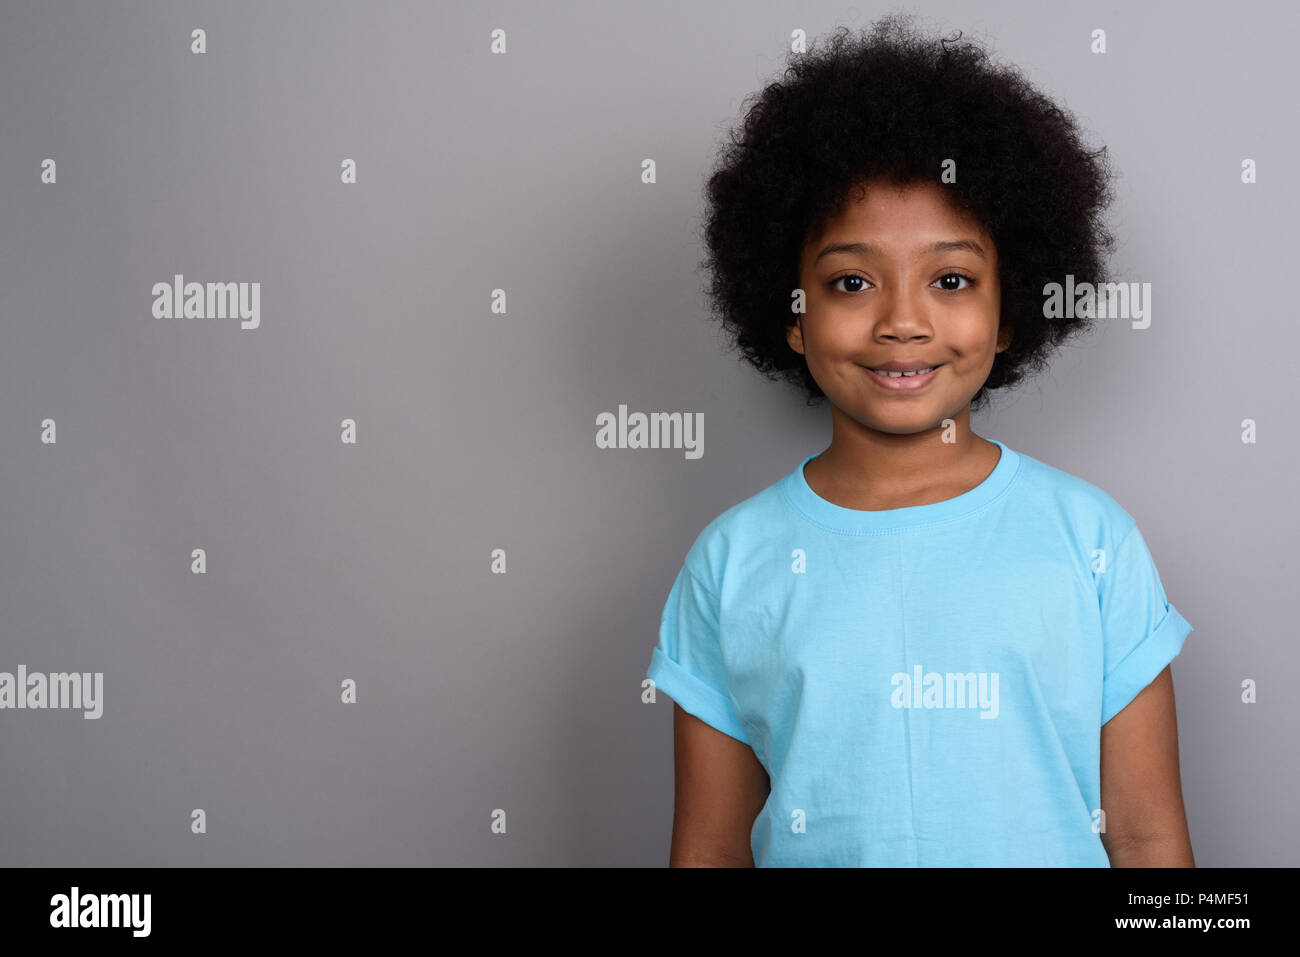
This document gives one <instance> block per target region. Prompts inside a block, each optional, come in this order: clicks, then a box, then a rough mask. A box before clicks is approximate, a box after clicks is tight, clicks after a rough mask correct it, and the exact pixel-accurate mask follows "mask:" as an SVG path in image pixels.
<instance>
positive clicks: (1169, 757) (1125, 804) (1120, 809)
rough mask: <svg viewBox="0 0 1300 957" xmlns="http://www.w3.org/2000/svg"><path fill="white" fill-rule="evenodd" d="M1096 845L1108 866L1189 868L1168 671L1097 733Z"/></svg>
mask: <svg viewBox="0 0 1300 957" xmlns="http://www.w3.org/2000/svg"><path fill="white" fill-rule="evenodd" d="M1101 806H1102V809H1103V810H1104V811H1105V812H1106V816H1105V830H1104V831H1103V832H1102V834H1101V843H1102V846H1103V847H1105V848H1106V853H1107V855H1108V856H1109V857H1110V863H1111V866H1112V867H1195V866H1196V864H1195V862H1194V861H1193V859H1192V842H1191V838H1190V837H1189V835H1188V832H1187V815H1186V813H1185V812H1184V810H1183V792H1182V786H1181V784H1180V781H1179V774H1178V724H1177V717H1176V715H1175V713H1174V679H1173V675H1172V674H1171V673H1170V671H1169V668H1168V666H1166V667H1165V670H1164V671H1162V672H1160V674H1159V675H1158V676H1157V677H1156V679H1155V680H1154V681H1153V682H1151V684H1149V685H1147V686H1146V687H1145V688H1143V689H1142V691H1141V692H1139V694H1138V696H1137V697H1136V698H1134V699H1133V700H1132V701H1131V702H1129V704H1128V706H1127V707H1125V708H1124V710H1122V711H1121V712H1120V713H1119V714H1117V715H1115V717H1113V718H1111V719H1110V720H1109V721H1107V722H1106V723H1105V724H1104V725H1102V728H1101Z"/></svg>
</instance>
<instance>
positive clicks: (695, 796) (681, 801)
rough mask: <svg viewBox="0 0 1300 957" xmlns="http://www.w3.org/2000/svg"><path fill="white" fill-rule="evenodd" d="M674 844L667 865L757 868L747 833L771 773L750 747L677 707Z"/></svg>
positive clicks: (674, 758) (674, 746)
mask: <svg viewBox="0 0 1300 957" xmlns="http://www.w3.org/2000/svg"><path fill="white" fill-rule="evenodd" d="M673 763H674V779H675V780H674V801H673V842H672V848H671V849H670V850H669V853H668V866H669V867H753V866H754V856H753V852H752V851H751V850H750V846H749V832H750V830H751V829H752V828H753V826H754V819H755V818H756V817H758V812H759V811H761V810H762V809H763V804H764V803H765V802H766V801H767V795H768V791H769V784H768V779H767V772H766V771H764V770H763V765H762V764H760V763H759V761H758V758H757V757H755V756H754V752H753V750H752V749H751V748H750V747H749V745H747V744H744V743H742V742H740V741H737V740H736V739H735V738H733V737H731V736H730V735H726V734H723V733H722V732H721V731H719V730H717V729H716V728H713V727H710V726H709V725H708V724H705V723H704V722H703V721H701V720H700V719H699V718H697V717H695V716H694V715H693V714H690V713H689V712H686V711H683V710H682V708H681V706H680V705H678V704H676V703H674V705H673Z"/></svg>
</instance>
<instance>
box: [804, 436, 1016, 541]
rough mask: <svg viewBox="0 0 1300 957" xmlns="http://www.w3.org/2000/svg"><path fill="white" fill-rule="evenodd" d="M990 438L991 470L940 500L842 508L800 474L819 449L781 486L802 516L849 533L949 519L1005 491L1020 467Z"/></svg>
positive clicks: (1005, 447) (1000, 444)
mask: <svg viewBox="0 0 1300 957" xmlns="http://www.w3.org/2000/svg"><path fill="white" fill-rule="evenodd" d="M991 441H992V442H993V444H994V445H996V446H997V447H998V448H999V449H1001V450H1002V454H1001V455H1000V456H999V458H998V464H997V465H995V466H994V467H993V471H992V472H990V473H989V475H988V477H987V478H985V479H984V481H983V482H980V484H979V485H976V486H975V487H974V488H972V489H970V490H969V491H966V492H963V493H962V494H961V495H958V496H956V497H955V498H949V499H944V500H943V501H942V502H931V503H930V504H928V505H909V506H906V507H904V508H887V509H878V510H867V509H856V508H844V507H843V506H841V505H836V504H834V503H833V502H829V501H827V500H826V499H824V498H822V497H821V496H820V495H818V494H817V493H816V492H814V491H813V490H812V487H811V486H810V485H809V484H808V480H807V479H806V478H805V477H804V474H803V469H804V466H805V465H807V464H808V463H809V462H811V461H812V460H813V459H815V458H816V457H817V456H818V455H820V454H821V453H820V452H814V453H813V454H812V455H810V456H808V457H807V458H806V459H804V460H803V461H802V462H800V463H799V467H798V468H796V469H795V470H794V471H793V472H791V473H790V474H789V475H787V476H786V478H785V481H784V482H783V483H782V488H783V491H784V493H785V496H786V500H787V501H788V502H789V503H790V505H791V506H792V507H793V508H794V509H795V510H796V511H797V512H799V513H801V514H802V515H803V516H804V517H805V518H807V519H809V520H810V521H812V522H814V523H816V524H818V525H821V526H824V527H826V528H829V529H831V530H832V531H836V532H843V533H845V534H850V535H860V534H864V533H869V532H879V531H888V530H891V529H899V528H912V527H915V526H918V525H930V524H933V523H934V522H942V521H948V520H949V519H954V518H959V517H961V516H963V515H967V514H969V513H971V512H974V511H975V510H976V509H979V508H981V507H983V506H985V505H987V504H988V503H989V502H991V501H993V499H995V498H997V497H998V496H999V495H1001V494H1002V493H1003V492H1004V491H1006V489H1007V487H1008V486H1009V485H1010V484H1011V481H1012V479H1014V478H1015V477H1016V473H1017V472H1018V471H1019V469H1020V456H1019V455H1018V454H1016V452H1015V451H1014V450H1013V449H1009V448H1007V446H1006V445H1004V444H1003V443H1002V442H999V441H998V440H997V439H992V440H991Z"/></svg>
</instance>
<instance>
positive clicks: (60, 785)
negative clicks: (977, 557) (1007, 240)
mask: <svg viewBox="0 0 1300 957" xmlns="http://www.w3.org/2000/svg"><path fill="white" fill-rule="evenodd" d="M892 9H913V10H915V11H917V12H919V13H921V14H922V15H923V16H924V17H925V18H927V21H928V22H929V23H930V24H932V25H934V26H936V27H938V28H940V29H945V30H951V29H962V30H965V31H966V32H967V33H968V34H973V35H974V38H975V39H977V40H980V41H983V42H986V43H987V44H988V45H989V46H990V47H991V48H992V50H993V52H994V54H995V56H996V57H998V58H999V59H1008V60H1010V61H1012V62H1015V63H1017V64H1018V65H1020V66H1021V67H1022V68H1024V70H1025V71H1026V72H1027V74H1028V75H1029V76H1030V78H1031V79H1032V80H1033V81H1034V82H1035V83H1037V84H1038V85H1039V86H1040V87H1041V88H1042V89H1043V90H1044V91H1046V92H1048V93H1049V94H1051V95H1053V96H1056V97H1060V98H1061V99H1062V100H1063V101H1064V103H1065V105H1066V106H1068V107H1069V108H1070V109H1072V110H1074V111H1075V112H1076V113H1077V114H1078V115H1079V117H1080V119H1081V121H1082V123H1083V124H1084V127H1085V130H1086V131H1087V133H1088V135H1089V136H1090V137H1091V138H1092V139H1093V140H1094V141H1095V142H1097V143H1099V144H1100V143H1104V144H1106V145H1108V146H1109V147H1110V150H1111V152H1112V155H1113V158H1114V160H1115V163H1116V166H1117V167H1118V168H1119V170H1120V172H1121V175H1122V178H1121V179H1120V181H1119V183H1118V190H1119V200H1118V202H1117V204H1116V207H1115V209H1114V213H1113V217H1112V222H1113V224H1114V226H1115V227H1116V230H1117V232H1118V234H1119V237H1120V240H1121V247H1120V249H1119V251H1118V254H1117V257H1116V261H1115V262H1116V266H1117V268H1118V270H1119V271H1120V272H1121V273H1122V274H1124V275H1125V276H1126V277H1127V278H1129V279H1131V280H1133V281H1140V282H1151V283H1152V284H1153V293H1152V303H1153V310H1154V316H1153V321H1152V325H1151V328H1149V329H1147V330H1144V331H1140V332H1138V331H1132V330H1130V329H1129V328H1128V323H1127V322H1124V321H1120V322H1111V323H1103V324H1102V325H1101V328H1100V330H1099V331H1098V332H1097V333H1096V334H1095V335H1094V336H1092V337H1090V338H1088V339H1086V340H1083V341H1081V342H1079V343H1077V344H1076V345H1074V346H1073V347H1071V348H1070V349H1069V350H1068V351H1066V352H1064V353H1062V354H1061V355H1060V356H1059V357H1058V358H1057V360H1056V362H1055V364H1054V365H1053V367H1052V369H1051V371H1050V372H1049V373H1047V374H1045V375H1043V376H1041V377H1039V378H1038V379H1035V380H1033V381H1032V382H1030V383H1029V384H1028V385H1026V386H1025V387H1023V388H1021V389H1019V390H1018V391H1016V392H1014V393H1010V394H1006V395H1004V396H1003V397H1002V398H1000V399H998V400H997V401H996V402H995V406H994V408H993V409H992V410H990V411H989V412H986V413H984V414H982V415H980V416H977V418H976V422H975V429H976V431H977V432H979V433H980V434H981V435H984V436H986V437H992V438H998V439H1001V440H1002V441H1004V442H1006V443H1007V444H1008V445H1010V446H1011V447H1012V448H1014V449H1017V450H1019V451H1022V452H1024V453H1026V454H1029V455H1032V456H1034V457H1036V458H1039V459H1042V460H1043V461H1045V462H1048V463H1049V464H1052V465H1054V466H1056V467H1058V468H1061V469H1064V470H1066V471H1068V472H1071V473H1073V474H1075V475H1078V476H1080V477H1081V478H1084V479H1086V480H1088V481H1090V482H1093V483H1094V484H1096V485H1098V486H1099V487H1101V488H1102V489H1104V490H1106V491H1107V492H1108V493H1110V494H1111V495H1112V496H1114V497H1115V499H1116V500H1117V501H1118V502H1120V504H1122V505H1123V506H1124V507H1125V508H1127V509H1128V510H1129V511H1130V512H1131V513H1132V514H1133V515H1134V516H1135V517H1136V518H1137V520H1138V522H1139V525H1140V527H1141V528H1142V531H1143V534H1144V537H1145V538H1146V540H1147V541H1148V543H1149V544H1150V546H1151V549H1152V552H1153V554H1154V555H1155V558H1156V561H1157V564H1158V567H1159V570H1160V573H1161V577H1162V580H1163V582H1164V584H1165V587H1166V589H1167V591H1168V594H1169V597H1170V600H1171V601H1172V602H1173V603H1174V604H1175V605H1176V606H1177V607H1178V609H1179V610H1180V611H1181V612H1182V613H1183V614H1184V615H1185V616H1186V617H1187V619H1188V620H1189V621H1190V622H1191V623H1192V624H1193V626H1194V628H1195V631H1194V632H1193V633H1192V635H1191V636H1190V638H1189V639H1188V641H1187V644H1186V646H1185V649H1184V651H1183V653H1182V655H1181V656H1180V657H1179V658H1178V659H1177V660H1176V662H1175V665H1174V672H1175V678H1176V687H1177V700H1178V711H1179V730H1180V735H1181V745H1182V768H1183V784H1184V793H1185V797H1186V802H1187V810H1188V815H1189V819H1190V823H1191V831H1192V840H1193V847H1194V849H1195V852H1196V857H1197V861H1198V863H1199V864H1201V865H1211V866H1213V865H1282V864H1287V865H1294V864H1297V863H1300V854H1298V853H1297V850H1298V849H1300V838H1298V837H1297V834H1298V833H1300V828H1298V827H1297V825H1296V824H1295V821H1294V817H1293V813H1294V807H1295V798H1294V795H1295V793H1296V790H1297V787H1298V786H1300V781H1298V780H1297V769H1296V760H1295V755H1296V745H1295V742H1296V740H1297V731H1298V730H1300V728H1298V727H1297V724H1298V722H1297V714H1298V713H1300V703H1297V701H1296V700H1295V696H1294V694H1293V691H1294V689H1295V688H1296V687H1297V684H1298V682H1297V678H1298V675H1297V670H1298V669H1297V652H1296V642H1295V630H1294V626H1293V624H1292V621H1293V617H1292V614H1291V605H1292V601H1293V599H1294V594H1295V590H1294V587H1293V585H1292V582H1293V579H1294V575H1295V573H1296V570H1297V569H1296V567H1295V564H1296V559H1295V542H1296V540H1297V521H1296V511H1295V508H1294V504H1293V503H1294V498H1293V495H1294V487H1295V481H1294V476H1295V474H1296V470H1297V464H1298V463H1297V453H1296V429H1295V424H1294V423H1295V419H1294V416H1295V411H1294V408H1295V401H1296V387H1295V380H1296V376H1295V372H1294V367H1295V357H1296V348H1297V345H1298V344H1300V339H1298V338H1297V335H1296V333H1295V329H1296V315H1295V312H1296V308H1295V302H1294V296H1293V295H1292V290H1291V281H1292V279H1293V277H1294V273H1295V268H1296V265H1295V264H1296V258H1297V252H1298V250H1297V244H1298V243H1300V239H1298V238H1297V237H1298V236H1300V233H1298V232H1297V230H1296V229H1295V222H1296V213H1297V195H1296V193H1297V185H1296V183H1297V179H1296V177H1295V175H1294V169H1293V168H1292V167H1293V163H1294V158H1295V157H1296V156H1297V155H1300V141H1298V135H1297V131H1296V130H1297V128H1296V124H1295V123H1294V122H1293V119H1294V118H1293V116H1292V114H1293V112H1294V101H1293V94H1294V90H1295V88H1296V70H1295V54H1294V50H1293V46H1294V42H1295V39H1294V38H1295V36H1296V35H1297V29H1296V28H1297V25H1298V24H1297V20H1298V19H1300V14H1297V9H1296V5H1295V4H1292V3H1282V2H1277V3H1266V4H1261V3H1241V2H1238V3H1233V4H1231V5H1226V4H1225V5H1222V6H1220V7H1210V6H1206V7H1204V8H1201V9H1197V8H1195V7H1193V6H1191V5H1188V4H1186V3H1174V2H1166V3H1147V4H1142V5H1141V6H1140V8H1135V5H1129V4H1125V5H1113V4H1106V3H1076V4H1050V5H1044V4H1041V3H1036V2H1031V0H1025V2H1015V3H1006V2H1003V3H996V4H986V5H982V6H981V8H980V9H979V10H978V11H974V10H972V9H971V7H970V5H969V4H960V3H932V4H926V5H923V6H919V7H917V6H914V7H911V8H904V7H893V6H889V5H880V6H876V5H872V4H842V3H815V2H802V3H798V4H781V3H770V2H766V3H755V2H728V3H720V2H710V3H687V2H682V3H664V2H655V3H651V4H610V3H595V2H586V3H576V2H565V3H495V4H462V3H450V2H447V3H413V2H412V3H392V2H376V3H366V4H358V3H353V2H347V3H306V2H295V3H284V2H280V3H275V4H260V3H258V4H255V3H244V2H240V3H232V2H223V3H220V4H217V3H202V4H200V3H175V2H168V3H162V2H155V3H101V2H84V3H69V2H50V3H30V4H20V3H16V2H12V0H6V2H4V3H3V6H0V212H2V213H3V224H4V228H3V230H2V231H0V316H2V318H3V325H2V327H0V329H2V332H0V334H2V335H3V342H2V344H0V443H2V444H0V449H3V454H2V455H0V521H2V523H3V524H2V526H0V531H2V532H3V547H2V548H0V609H2V615H3V617H2V618H0V628H2V629H3V632H2V634H0V642H2V643H0V670H8V671H14V670H16V668H17V665H18V664H25V665H26V666H27V667H28V668H29V669H31V670H37V671H63V670H75V671H103V672H104V673H105V677H104V695H105V705H104V716H103V717H102V718H101V719H100V720H98V721H87V720H84V719H83V718H82V717H81V715H80V713H79V712H75V711H71V712H70V711H45V712H33V711H2V712H0V762H2V764H0V863H3V864H8V865H84V866H107V865H128V866H136V865H199V864H207V865H236V864H239V865H424V864H446V865H470V866H478V865H485V866H497V865H597V864H605V865H609V864H612V865H662V864H664V863H666V861H667V856H668V840H669V834H670V827H671V820H672V783H673V780H672V738H671V725H672V704H671V700H670V699H668V698H667V697H666V696H660V698H659V701H658V703H656V704H654V705H647V704H642V703H641V700H640V682H641V679H642V677H643V676H644V674H645V668H646V666H647V664H648V663H649V659H650V654H651V649H652V647H653V645H654V643H655V640H656V629H657V625H658V620H659V614H660V611H661V609H662V605H663V601H664V599H665V598H666V596H667V593H668V588H669V586H670V585H671V583H672V580H673V577H674V575H675V574H676V572H677V569H678V567H679V566H680V564H681V561H682V558H683V557H684V555H685V552H686V549H687V548H688V547H689V546H690V544H691V542H692V541H693V540H694V538H695V536H696V534H697V533H698V532H699V531H700V530H701V529H702V528H703V526H704V525H705V524H706V523H707V522H708V521H709V520H710V519H711V518H713V517H714V516H716V515H717V514H718V513H719V512H721V511H722V510H723V509H725V508H726V507H728V506H730V505H732V504H735V503H736V502H738V501H740V500H741V499H743V498H746V497H748V496H749V495H752V494H753V493H755V492H757V491H759V490H760V489H762V488H764V487H765V486H767V485H769V484H771V483H772V482H774V481H776V480H777V479H779V478H780V477H781V476H783V475H785V474H786V473H788V472H789V471H790V470H791V469H793V468H794V466H795V465H796V464H797V463H798V462H799V461H800V460H801V459H802V458H803V457H804V456H806V455H808V454H811V453H812V452H814V451H818V450H820V449H822V448H824V447H825V445H826V443H827V442H828V440H829V436H830V422H829V412H828V411H827V409H826V408H824V407H823V408H820V409H808V408H806V407H804V406H803V404H802V400H801V399H800V398H799V397H798V396H797V395H796V394H795V393H794V392H793V391H792V390H789V389H787V388H785V387H782V386H778V385H776V384H773V383H770V382H767V381H766V380H764V379H762V378H761V377H760V376H758V375H757V374H755V373H753V372H751V371H749V370H747V369H746V368H745V367H742V366H741V365H739V364H738V363H737V361H736V360H735V359H734V358H733V357H732V356H731V355H730V354H729V353H728V352H727V351H726V348H725V344H724V342H723V340H722V339H721V337H720V334H719V333H718V332H717V330H716V329H715V327H714V326H713V325H711V323H710V320H709V318H708V314H707V308H706V302H705V299H704V297H703V293H702V287H703V277H702V275H701V274H700V273H698V272H697V271H696V263H697V261H698V259H699V258H700V256H701V254H702V251H701V249H700V246H699V244H698V240H697V236H696V230H697V227H698V222H699V216H700V213H701V204H700V191H701V188H702V185H703V181H704V178H705V176H706V175H707V173H708V171H709V170H710V169H711V167H712V162H713V156H714V152H715V150H716V148H717V146H718V145H719V143H720V142H721V139H722V136H723V134H724V132H725V130H726V129H727V127H728V126H729V125H730V124H731V123H732V122H734V121H735V119H736V118H737V117H738V110H739V109H740V105H741V100H742V98H743V97H745V96H746V95H747V94H749V93H751V92H753V91H755V90H757V89H758V88H760V87H761V86H762V85H763V83H764V82H766V81H767V80H769V79H771V78H773V76H774V75H775V73H776V72H777V71H778V70H779V69H780V68H781V67H782V66H783V64H784V60H785V55H786V51H787V49H788V44H789V36H790V32H791V30H793V29H795V28H803V29H804V30H806V31H807V33H808V36H809V37H810V38H816V37H820V36H822V35H824V34H825V33H826V32H827V31H829V30H830V29H832V28H833V27H835V26H837V25H839V24H841V23H843V24H847V25H850V26H853V27H860V26H865V25H867V24H868V23H869V22H870V21H872V20H873V19H875V18H876V17H877V16H878V15H880V14H882V13H885V12H887V11H889V10H892ZM195 27H203V28H204V29H206V30H207V35H208V52H207V54H205V55H202V56H199V55H194V54H192V53H191V52H190V31H191V30H192V29H193V28H195ZM496 27H502V28H504V29H506V31H507V34H508V44H509V53H508V54H507V55H505V56H492V55H491V54H490V53H489V52H488V43H489V34H490V31H491V30H492V29H493V28H496ZM1096 27H1101V28H1104V29H1106V31H1107V33H1108V43H1109V52H1108V53H1107V54H1106V55H1104V56H1097V55H1093V54H1092V53H1090V52H1089V49H1088V47H1089V33H1090V31H1091V30H1092V29H1093V28H1096ZM1247 156H1249V157H1252V158H1254V159H1255V160H1256V161H1257V162H1258V164H1259V183H1258V184H1257V185H1254V186H1243V185H1242V184H1241V183H1240V182H1239V167H1240V162H1241V160H1242V158H1243V157H1247ZM45 157H53V158H54V159H56V160H57V162H58V183H57V185H52V186H51V185H42V184H41V182H40V163H41V161H42V160H43V159H44V158H45ZM345 157H352V158H354V159H356V161H357V162H358V164H359V170H358V179H359V183H358V185H356V186H352V187H344V186H342V185H341V184H340V183H339V164H340V161H341V160H342V159H343V158H345ZM644 157H653V158H654V159H655V160H656V161H657V164H658V183H657V184H655V185H645V184H642V183H641V182H640V162H641V160H642V159H643V158H644ZM176 272H180V273H183V274H185V276H186V278H187V279H191V280H197V281H200V282H207V281H248V282H251V281H260V282H261V283H262V325H261V328H260V329H258V330H256V331H242V330H240V329H239V328H238V325H237V323H235V322H232V321H216V322H212V323H206V324H205V323H203V322H200V321H197V320H188V321H168V320H155V319H152V318H151V317H150V308H151V303H152V295H151V293H150V287H151V286H152V284H153V283H154V282H157V281H168V280H169V279H170V277H171V276H172V275H173V273H176ZM496 287H503V288H505V289H506V290H507V295H508V297H509V298H508V306H509V314H508V315H507V316H505V317H502V316H497V315H493V314H491V313H490V312H489V310H488V296H489V293H490V290H492V289H494V288H496ZM620 403H626V404H627V406H628V407H629V409H631V410H639V411H657V410H663V411H680V412H692V413H693V412H703V413H704V420H705V430H704V441H705V455H704V457H703V458H701V459H699V460H697V461H691V460H687V459H685V458H684V456H683V454H682V452H681V451H680V450H632V449H626V450H600V449H597V448H596V446H595V439H594V436H595V416H596V414H597V413H598V412H601V411H616V410H617V408H618V405H619V404H620ZM46 417H52V418H55V419H56V420H57V421H58V444H57V445H54V446H47V445H42V444H41V443H40V441H39V432H40V422H41V420H42V419H44V418H46ZM347 417H351V418H355V419H356V420H357V422H358V425H359V443H358V444H357V445H356V446H345V445H343V444H341V443H340V441H339V422H340V420H342V419H343V418H347ZM1245 418H1252V419H1255V420H1256V421H1257V422H1258V428H1259V442H1258V444H1256V445H1243V444H1242V442H1241V440H1240V427H1241V422H1242V420H1243V419H1245ZM194 547H203V548H206V549H207V551H208V574H207V575H205V576H196V575H192V574H191V573H190V570H189V568H190V557H189V556H190V550H191V549H192V548H194ZM496 547H502V548H505V549H506V550H507V554H508V574H506V575H492V574H490V573H489V554H490V551H491V549H493V548H496ZM345 677H352V678H355V679H356V680H357V681H358V683H359V702H358V703H357V704H356V705H352V706H345V705H343V704H340V703H339V700H338V698H339V682H340V681H341V680H342V679H343V678H345ZM1244 678H1254V679H1256V680H1258V681H1259V682H1260V692H1259V703H1258V704H1256V705H1253V706H1247V705H1243V704H1241V703H1240V700H1239V698H1240V684H1241V681H1242V680H1243V679H1244ZM196 807H201V808H204V809H205V810H206V811H207V814H208V833H207V834H205V835H198V836H196V835H193V834H191V833H190V827H189V823H190V811H191V810H192V809H193V808H196ZM494 808H503V809H505V810H506V812H507V814H508V825H509V829H508V833H507V834H506V835H504V836H501V835H494V834H492V833H491V831H490V829H489V823H490V815H491V812H492V810H493V809H494Z"/></svg>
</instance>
